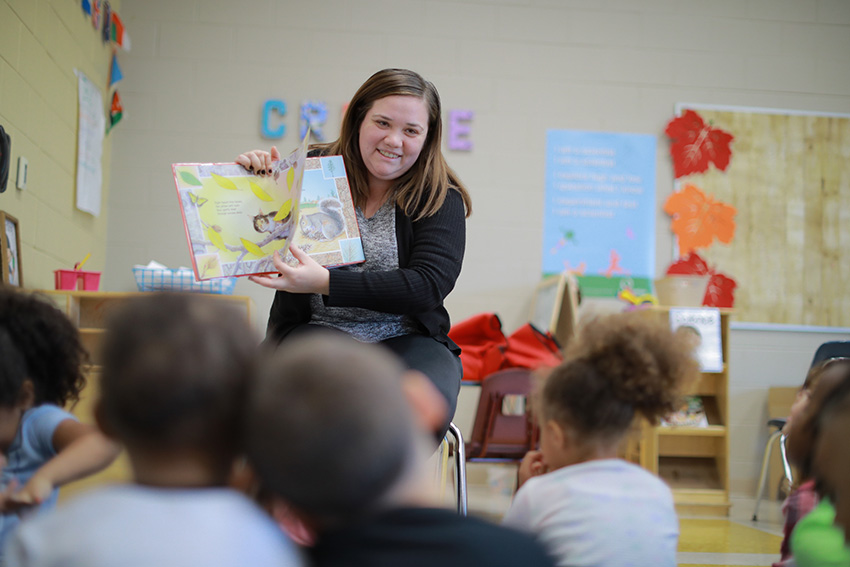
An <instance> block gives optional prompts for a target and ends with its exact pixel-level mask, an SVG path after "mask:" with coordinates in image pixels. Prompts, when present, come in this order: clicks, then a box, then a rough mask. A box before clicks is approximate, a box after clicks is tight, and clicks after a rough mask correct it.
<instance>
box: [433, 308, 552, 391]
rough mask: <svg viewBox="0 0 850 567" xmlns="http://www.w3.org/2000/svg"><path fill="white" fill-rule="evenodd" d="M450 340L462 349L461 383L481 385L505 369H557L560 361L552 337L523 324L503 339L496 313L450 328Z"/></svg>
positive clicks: (474, 317)
mask: <svg viewBox="0 0 850 567" xmlns="http://www.w3.org/2000/svg"><path fill="white" fill-rule="evenodd" d="M449 337H450V338H451V339H452V340H453V341H454V342H455V343H457V344H458V346H460V348H461V349H462V350H461V354H460V360H461V363H462V364H463V379H464V380H469V381H480V380H482V379H484V378H485V377H486V376H488V375H490V374H492V373H493V372H496V371H497V370H501V369H504V368H531V369H532V370H534V369H537V368H540V367H543V366H557V365H558V364H560V363H561V360H563V356H562V354H561V347H560V345H559V344H558V341H557V340H555V338H554V337H553V336H552V334H551V333H549V332H543V331H541V330H539V329H537V328H536V327H534V326H533V325H532V324H531V323H526V324H525V325H523V326H521V327H520V328H519V329H517V330H516V331H514V333H513V334H511V336H510V337H505V335H504V333H503V332H502V321H501V320H500V319H499V316H498V315H496V314H495V313H480V314H478V315H473V316H472V317H470V318H468V319H465V320H463V321H461V322H459V323H457V324H455V325H453V326H452V328H451V331H449Z"/></svg>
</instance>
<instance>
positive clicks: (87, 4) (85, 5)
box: [83, 0, 91, 16]
mask: <svg viewBox="0 0 850 567" xmlns="http://www.w3.org/2000/svg"><path fill="white" fill-rule="evenodd" d="M83 12H85V13H86V15H87V16H91V2H89V0H83Z"/></svg>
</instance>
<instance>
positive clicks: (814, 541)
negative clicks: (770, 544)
mask: <svg viewBox="0 0 850 567" xmlns="http://www.w3.org/2000/svg"><path fill="white" fill-rule="evenodd" d="M848 389H850V360H848V359H833V360H830V361H827V362H826V363H825V366H824V368H823V371H822V373H821V375H820V380H819V381H818V383H817V385H816V386H815V387H814V388H813V390H812V395H811V398H810V399H809V401H808V403H807V404H806V405H805V407H804V408H803V409H802V410H800V412H799V414H798V415H797V416H795V418H794V420H793V421H792V423H791V428H790V430H789V431H788V438H787V440H786V446H787V451H788V458H789V460H790V461H791V463H792V464H794V465H795V466H796V467H797V468H798V469H800V471H801V475H802V476H803V477H804V478H814V480H815V487H816V488H817V490H818V492H819V495H820V500H819V502H818V503H817V505H816V506H815V507H814V508H813V509H812V510H811V512H809V513H808V514H807V515H806V516H804V517H803V518H801V519H800V521H798V522H797V525H796V526H795V527H794V531H793V532H792V533H791V554H792V555H793V559H794V564H795V565H796V566H797V567H850V549H848V547H847V546H846V545H845V542H844V530H842V529H840V528H838V527H836V526H835V525H834V522H835V520H836V510H835V507H834V505H833V502H832V501H831V499H830V498H829V494H830V493H831V494H832V495H833V496H834V495H835V494H836V493H837V492H827V493H826V494H824V492H823V488H824V480H828V479H834V478H835V476H834V475H835V472H834V470H833V468H832V466H830V463H829V462H828V459H825V457H826V455H823V454H822V455H821V457H822V458H821V459H820V460H819V461H817V462H816V461H815V448H816V446H817V445H818V443H819V441H820V439H819V438H820V435H821V431H820V430H821V427H822V423H823V419H824V417H827V418H828V417H830V415H831V414H830V412H832V411H837V410H832V408H833V407H840V406H839V405H838V404H837V401H840V400H842V399H843V398H844V397H845V396H846V395H847V394H846V393H847V390H848ZM833 434H834V433H833ZM831 438H832V437H830V438H828V439H827V444H828V442H829V439H831ZM822 450H823V449H822ZM841 450H842V451H844V452H846V451H847V445H846V439H845V440H844V444H843V447H842V449H841ZM818 465H820V467H822V468H823V469H824V470H823V472H821V470H820V467H819V466H818ZM829 471H832V473H831V474H830V473H829ZM848 473H850V471H847V470H844V471H843V472H841V473H840V475H841V474H843V475H844V476H846V475H847V474H848ZM840 475H839V476H840ZM829 486H830V487H835V486H837V484H834V483H830V484H829ZM842 517H843V516H842Z"/></svg>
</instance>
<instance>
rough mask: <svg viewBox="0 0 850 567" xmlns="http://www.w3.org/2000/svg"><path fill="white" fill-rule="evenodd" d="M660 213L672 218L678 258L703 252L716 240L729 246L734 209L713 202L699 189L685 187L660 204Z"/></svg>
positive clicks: (689, 186) (691, 186) (732, 230)
mask: <svg viewBox="0 0 850 567" xmlns="http://www.w3.org/2000/svg"><path fill="white" fill-rule="evenodd" d="M664 212H665V213H667V214H668V215H670V216H672V217H673V223H672V229H673V233H674V234H675V235H676V236H678V237H679V255H680V256H685V255H687V254H688V252H691V251H692V250H695V249H697V248H706V247H707V246H710V245H711V243H712V242H713V241H714V239H715V238H717V239H718V240H719V241H720V242H723V243H724V244H729V242H731V241H732V237H733V236H735V214H736V213H737V212H738V211H737V210H736V209H735V207H733V206H731V205H727V204H726V203H721V202H720V201H715V200H714V198H713V197H711V196H710V195H706V194H705V193H703V192H702V191H701V190H700V189H699V187H696V186H694V185H685V187H684V189H682V190H681V191H678V192H676V193H673V194H672V195H670V197H668V198H667V202H666V203H664Z"/></svg>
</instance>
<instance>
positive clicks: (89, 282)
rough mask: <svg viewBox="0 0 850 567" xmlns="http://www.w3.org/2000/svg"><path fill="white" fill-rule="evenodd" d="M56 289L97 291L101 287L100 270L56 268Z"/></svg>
mask: <svg viewBox="0 0 850 567" xmlns="http://www.w3.org/2000/svg"><path fill="white" fill-rule="evenodd" d="M53 273H54V275H55V276H56V289H65V290H82V291H97V289H98V288H99V287H100V272H86V271H83V270H54V272H53Z"/></svg>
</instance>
